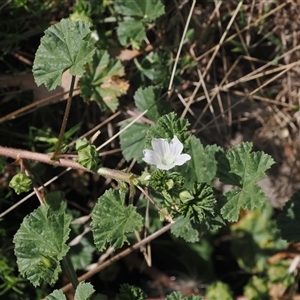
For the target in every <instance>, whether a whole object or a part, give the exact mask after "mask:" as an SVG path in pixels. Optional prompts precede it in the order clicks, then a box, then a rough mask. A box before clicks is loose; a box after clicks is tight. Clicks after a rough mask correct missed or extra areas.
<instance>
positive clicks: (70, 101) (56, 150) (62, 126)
mask: <svg viewBox="0 0 300 300" xmlns="http://www.w3.org/2000/svg"><path fill="white" fill-rule="evenodd" d="M75 79H76V76H75V75H73V76H72V80H71V85H70V91H69V96H68V100H67V105H66V109H65V114H64V118H63V121H62V124H61V128H60V132H59V136H58V141H57V144H56V147H55V151H54V154H53V156H52V158H51V159H52V160H58V159H59V158H58V154H59V151H60V146H61V143H62V140H63V136H64V133H65V131H66V127H67V122H68V117H69V114H70V109H71V103H72V96H73V91H74V86H75Z"/></svg>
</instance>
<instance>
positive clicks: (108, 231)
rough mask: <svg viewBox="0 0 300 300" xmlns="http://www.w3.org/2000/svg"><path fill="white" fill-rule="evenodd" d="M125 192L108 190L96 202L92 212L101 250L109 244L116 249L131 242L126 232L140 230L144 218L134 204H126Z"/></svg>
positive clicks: (95, 236)
mask: <svg viewBox="0 0 300 300" xmlns="http://www.w3.org/2000/svg"><path fill="white" fill-rule="evenodd" d="M125 196H126V195H125V193H120V192H119V191H117V190H112V189H110V190H108V191H106V192H105V193H104V194H103V195H102V196H101V197H100V198H99V199H98V202H97V203H96V205H95V207H94V209H93V214H92V223H91V225H92V231H93V235H94V242H95V244H96V246H97V248H98V250H99V251H102V250H104V249H105V247H106V245H107V244H109V245H110V246H111V247H114V248H115V249H117V248H120V247H122V246H123V244H124V243H125V242H126V243H129V242H128V240H127V237H126V234H127V233H129V232H134V231H135V230H137V231H139V230H140V229H141V227H142V225H143V218H142V216H141V215H139V214H138V213H137V212H136V207H134V206H133V205H129V206H126V205H125Z"/></svg>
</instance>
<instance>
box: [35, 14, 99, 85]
mask: <svg viewBox="0 0 300 300" xmlns="http://www.w3.org/2000/svg"><path fill="white" fill-rule="evenodd" d="M90 26H91V24H90V23H88V22H85V21H76V22H74V21H71V20H69V19H62V20H61V21H60V22H59V23H57V24H55V25H52V26H50V27H49V28H48V29H47V30H46V31H45V35H44V37H42V39H41V44H40V46H39V48H38V50H37V52H36V54H35V60H34V63H33V68H32V71H33V76H34V79H35V82H36V84H37V85H41V84H43V83H44V84H45V86H46V88H47V89H48V90H53V89H55V88H56V87H57V86H58V85H59V84H60V82H61V77H62V74H63V73H64V72H65V71H67V70H69V72H70V74H71V75H82V74H83V73H84V72H85V69H84V65H85V64H86V63H88V62H90V61H91V60H92V59H93V55H94V52H95V49H96V48H95V46H94V42H95V41H94V40H93V38H92V37H91V35H90V34H91V30H90Z"/></svg>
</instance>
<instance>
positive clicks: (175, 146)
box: [170, 135, 183, 157]
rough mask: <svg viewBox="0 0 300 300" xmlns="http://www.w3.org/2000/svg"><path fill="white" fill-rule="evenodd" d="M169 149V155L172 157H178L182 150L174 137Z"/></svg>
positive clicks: (181, 145)
mask: <svg viewBox="0 0 300 300" xmlns="http://www.w3.org/2000/svg"><path fill="white" fill-rule="evenodd" d="M170 149H171V154H172V155H173V156H174V157H178V156H179V155H180V154H181V152H182V150H183V144H182V143H181V142H180V141H179V139H178V138H177V136H176V135H175V136H174V137H173V139H172V141H171V142H170Z"/></svg>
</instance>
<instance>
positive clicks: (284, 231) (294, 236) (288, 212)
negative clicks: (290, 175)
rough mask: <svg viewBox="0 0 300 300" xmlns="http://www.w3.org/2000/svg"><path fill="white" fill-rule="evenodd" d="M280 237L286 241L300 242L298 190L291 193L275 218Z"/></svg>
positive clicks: (299, 195) (299, 198) (299, 196)
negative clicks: (289, 198)
mask: <svg viewBox="0 0 300 300" xmlns="http://www.w3.org/2000/svg"><path fill="white" fill-rule="evenodd" d="M277 226H278V228H279V230H280V231H281V237H282V238H283V239H285V240H287V241H288V242H295V243H299V242H300V190H299V191H298V192H297V193H296V194H294V195H293V197H292V198H291V200H289V201H288V202H287V203H286V204H285V206H284V208H283V211H282V212H281V213H280V214H279V216H278V219H277Z"/></svg>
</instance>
